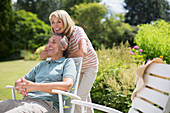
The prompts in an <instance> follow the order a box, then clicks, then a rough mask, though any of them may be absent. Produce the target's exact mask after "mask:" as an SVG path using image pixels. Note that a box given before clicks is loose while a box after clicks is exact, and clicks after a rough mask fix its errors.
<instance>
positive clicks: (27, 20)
mask: <svg viewBox="0 0 170 113" xmlns="http://www.w3.org/2000/svg"><path fill="white" fill-rule="evenodd" d="M15 22H16V23H15V26H14V29H13V30H12V33H13V36H14V38H13V39H12V41H13V43H12V47H13V48H15V51H20V50H23V49H25V50H29V49H30V50H33V51H34V50H35V49H36V48H37V47H39V46H42V45H43V44H45V43H46V42H47V41H48V38H49V35H50V33H51V31H50V26H49V25H46V24H45V23H44V22H43V21H41V20H40V19H38V18H37V15H36V14H33V13H31V12H26V11H25V10H20V11H16V12H15Z"/></svg>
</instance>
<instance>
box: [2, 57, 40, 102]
mask: <svg viewBox="0 0 170 113" xmlns="http://www.w3.org/2000/svg"><path fill="white" fill-rule="evenodd" d="M39 62H40V61H24V60H15V61H6V62H0V100H5V99H11V98H12V96H11V90H10V89H6V85H14V83H15V81H16V80H17V79H19V78H20V77H22V76H24V75H25V74H26V73H27V72H29V71H30V70H31V69H32V68H33V67H34V66H35V65H36V64H38V63H39ZM16 98H17V99H21V98H22V95H20V94H17V93H16Z"/></svg>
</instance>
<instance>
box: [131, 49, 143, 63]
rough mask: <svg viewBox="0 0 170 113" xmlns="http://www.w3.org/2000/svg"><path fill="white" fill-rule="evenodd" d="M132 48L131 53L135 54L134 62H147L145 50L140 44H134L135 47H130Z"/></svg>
mask: <svg viewBox="0 0 170 113" xmlns="http://www.w3.org/2000/svg"><path fill="white" fill-rule="evenodd" d="M129 49H130V50H131V52H130V54H131V55H133V56H132V57H133V62H135V63H136V64H137V65H142V64H143V63H144V62H145V58H146V55H145V54H143V50H142V49H140V48H139V47H138V46H134V47H133V48H131V47H129Z"/></svg>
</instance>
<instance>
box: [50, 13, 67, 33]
mask: <svg viewBox="0 0 170 113" xmlns="http://www.w3.org/2000/svg"><path fill="white" fill-rule="evenodd" d="M51 27H52V29H53V31H54V32H55V33H63V32H64V23H63V21H62V20H61V19H59V18H57V17H56V16H52V18H51Z"/></svg>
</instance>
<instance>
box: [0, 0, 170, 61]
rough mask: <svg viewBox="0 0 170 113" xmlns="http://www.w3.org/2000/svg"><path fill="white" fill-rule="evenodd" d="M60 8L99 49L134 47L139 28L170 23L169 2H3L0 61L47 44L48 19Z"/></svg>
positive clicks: (111, 0) (113, 0)
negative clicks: (140, 26) (114, 46)
mask: <svg viewBox="0 0 170 113" xmlns="http://www.w3.org/2000/svg"><path fill="white" fill-rule="evenodd" d="M58 9H63V10H66V11H67V12H68V13H69V14H70V15H71V17H72V18H73V19H74V21H75V22H76V24H77V25H79V26H81V27H83V28H84V30H85V32H86V33H87V35H88V37H89V39H90V40H91V42H92V44H93V46H94V48H95V49H96V50H97V49H100V48H101V47H102V46H104V47H105V48H112V46H113V43H114V44H115V45H119V44H120V43H121V42H123V43H125V42H126V41H128V42H129V44H130V45H131V46H134V45H135V42H134V37H135V35H136V34H137V31H138V27H137V25H140V24H147V23H149V24H150V23H152V22H154V21H156V20H159V19H163V20H165V21H169V20H170V0H50V1H49V0H1V2H0V12H1V13H0V48H1V49H0V61H4V60H13V59H21V58H24V56H25V55H30V54H34V53H35V51H36V50H37V48H38V47H41V46H43V45H45V44H46V43H47V42H48V39H49V37H50V36H51V30H50V23H49V18H48V17H49V15H50V13H51V12H52V11H55V10H58ZM40 50H41V49H40Z"/></svg>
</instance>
